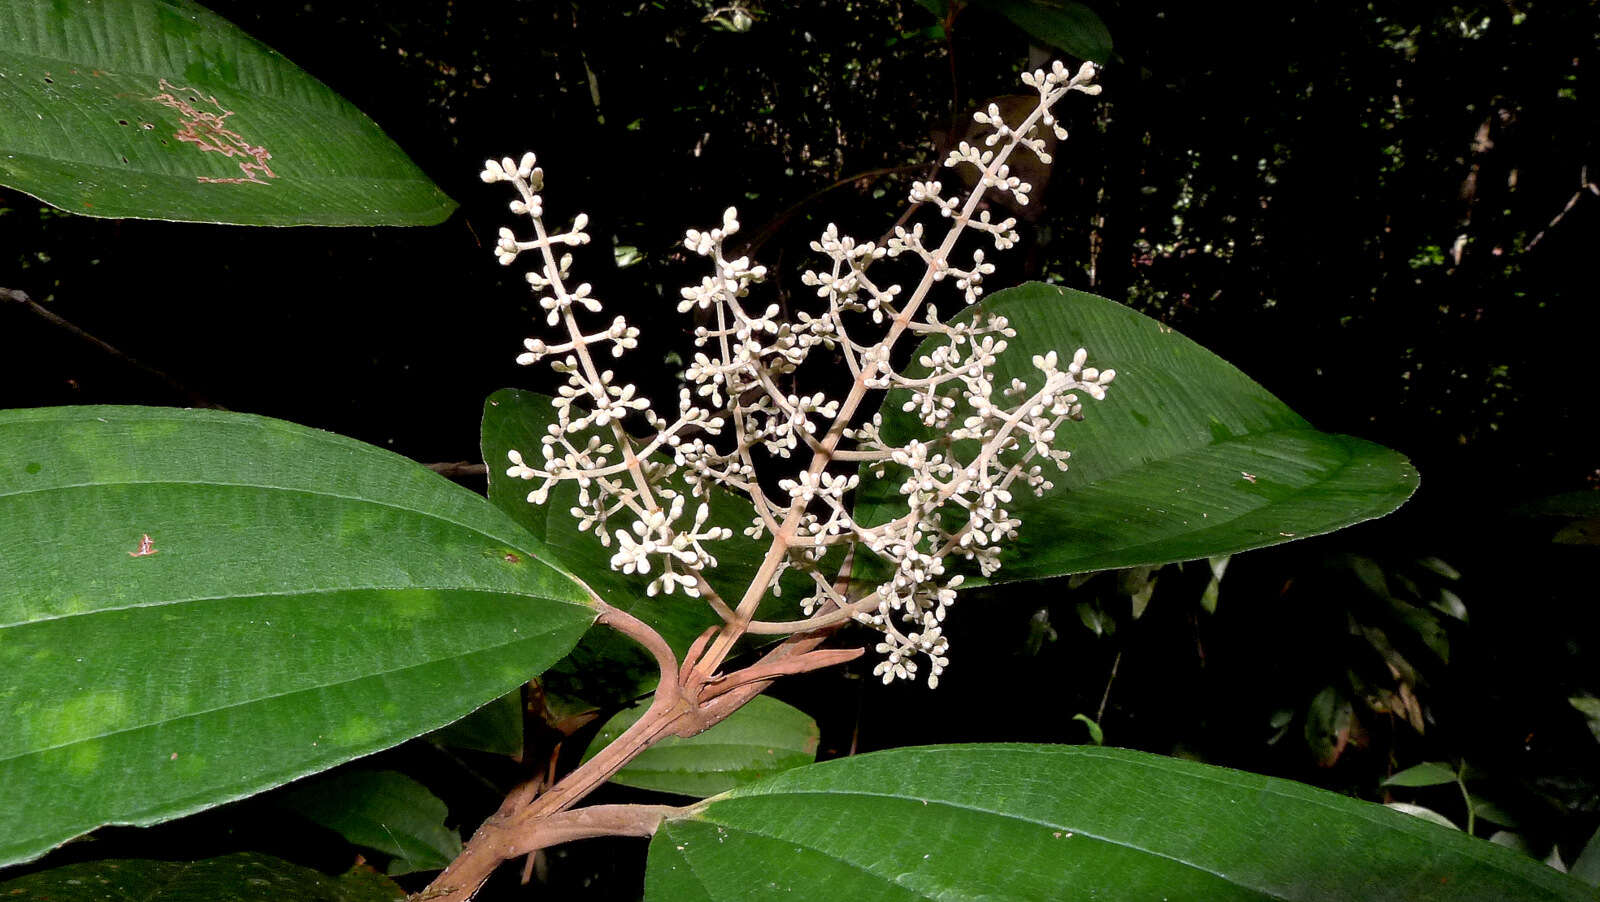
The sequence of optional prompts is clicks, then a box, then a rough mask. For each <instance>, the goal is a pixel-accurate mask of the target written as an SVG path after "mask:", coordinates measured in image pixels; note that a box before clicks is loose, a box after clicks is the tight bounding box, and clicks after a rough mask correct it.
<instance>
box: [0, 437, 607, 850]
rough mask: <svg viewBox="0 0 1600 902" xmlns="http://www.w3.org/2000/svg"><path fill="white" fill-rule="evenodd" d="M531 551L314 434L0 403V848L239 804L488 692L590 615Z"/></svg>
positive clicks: (42, 844)
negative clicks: (0, 723)
mask: <svg viewBox="0 0 1600 902" xmlns="http://www.w3.org/2000/svg"><path fill="white" fill-rule="evenodd" d="M145 535H149V536H150V537H151V545H152V547H153V551H154V553H152V554H149V555H146V556H136V555H135V552H137V551H138V550H139V548H140V543H141V539H142V537H143V536H145ZM541 555H543V556H545V557H548V550H547V549H544V548H543V547H542V546H541V545H540V543H538V542H537V541H536V540H534V539H532V538H531V537H528V536H527V535H525V534H523V533H522V531H521V530H519V529H518V528H517V527H516V525H515V524H513V523H511V522H510V521H509V520H508V519H506V518H505V517H504V516H503V515H501V514H500V513H499V512H498V511H496V510H494V509H493V508H492V507H491V506H490V505H488V504H487V503H486V502H485V501H484V500H483V499H482V498H479V497H478V496H475V495H473V494H472V493H471V492H468V491H466V490H465V489H461V488H460V487H458V486H455V485H453V484H451V483H449V482H448V481H447V480H444V479H441V478H439V477H437V476H436V475H434V474H432V473H429V472H428V471H426V470H425V469H423V468H422V467H420V466H418V465H416V464H414V463H411V462H409V461H406V460H405V459H403V458H400V457H398V456H397V455H394V454H392V453H390V452H387V451H383V450H381V449H377V448H373V447H371V446H368V445H363V444H362V443H360V442H356V441H353V440H350V439H345V438H341V437H339V436H334V435H332V434H329V433H323V432H319V431H317V430H313V429H306V428H303V427H299V426H294V425H292V424H288V423H283V422H279V421H274V420H268V419H265V418H262V417H251V416H245V415H239V414H226V413H218V412H213V411H179V410H165V409H146V408H57V409H47V410H21V411H5V412H0V710H4V711H6V712H7V717H8V724H9V729H8V730H6V731H3V732H0V861H3V862H9V861H18V860H25V859H27V858H31V857H34V856H37V855H38V854H40V853H42V852H44V851H46V850H48V849H49V848H50V847H51V846H53V845H56V844H58V843H60V842H62V841H64V840H66V839H69V838H71V837H73V836H76V835H78V834H80V833H83V832H85V831H87V830H91V829H94V828H95V827H98V826H101V825H103V824H112V823H119V824H138V825H144V824H151V823H156V822H159V821H162V820H167V819H170V818H173V817H177V816H180V815H183V814H187V813H191V812H194V811H198V810H201V809H204V808H207V807H211V806H213V805H216V804H220V803H222V802H226V801H231V800H233V799H238V798H243V797H245V796H248V795H251V794H253V793H255V792H259V791H261V790H263V789H266V788H269V787H271V786H275V785H279V784H282V783H285V782H288V781H290V780H293V779H296V778H298V777H301V776H305V775H307V774H310V773H315V772H317V771H320V770H324V769H327V768H329V767H332V766H334V765H336V764H340V763H342V762H344V761H348V760H351V759H353V758H356V757H360V756H363V755H366V754H370V753H372V752H375V751H378V750H380V749H383V748H387V747H389V746H392V745H395V744H397V743H399V742H401V741H404V740H406V739H409V738H411V737H413V736H416V735H419V734H421V733H424V732H427V731H428V730H431V729H435V728H438V727H440V726H443V725H444V724H446V723H448V722H450V721H452V720H455V719H457V718H459V717H461V716H462V715H464V714H466V713H468V712H470V711H471V710H473V709H474V708H477V707H478V706H480V705H482V704H484V703H485V702H487V701H489V700H490V699H492V698H494V697H496V696H498V695H501V694H504V693H505V692H507V691H509V690H510V689H512V688H513V687H515V686H517V685H518V684H520V683H522V682H524V681H526V680H527V679H529V678H531V677H533V676H535V675H537V674H538V673H539V672H540V671H542V670H543V669H544V668H545V667H547V666H549V664H551V663H553V662H554V661H555V660H556V659H558V658H559V657H561V656H562V655H563V654H565V653H566V652H567V650H569V649H570V648H571V647H572V646H573V645H574V644H575V643H576V642H577V640H578V638H579V637H580V636H581V635H582V634H583V632H584V631H585V630H586V629H587V628H588V626H589V625H590V624H591V623H592V622H593V619H594V616H595V614H594V611H593V609H592V608H591V607H589V606H588V603H587V595H586V594H585V593H584V592H583V590H582V589H581V587H579V586H578V585H577V584H576V583H574V582H573V581H572V580H571V579H570V578H569V577H567V576H566V575H565V574H564V572H563V571H561V570H560V569H558V568H557V567H556V566H555V565H553V564H551V563H549V562H548V561H547V560H541Z"/></svg>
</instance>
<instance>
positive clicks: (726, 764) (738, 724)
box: [583, 695, 818, 798]
mask: <svg viewBox="0 0 1600 902" xmlns="http://www.w3.org/2000/svg"><path fill="white" fill-rule="evenodd" d="M644 711H645V708H644V706H642V705H641V706H638V707H634V708H630V709H628V710H626V711H623V712H621V713H620V714H618V715H616V716H615V717H613V718H611V719H610V720H609V721H607V722H606V725H605V726H603V727H601V728H600V733H599V734H598V735H597V736H595V738H594V741H593V742H591V743H590V744H589V750H588V751H586V752H585V753H584V756H583V758H584V760H585V761H587V760H589V759H590V758H593V757H594V756H595V755H596V754H598V753H599V751H600V750H601V749H603V748H605V747H606V746H607V745H609V744H610V743H611V741H612V740H613V739H616V738H617V737H618V736H620V735H622V731H623V730H626V729H627V728H628V727H631V726H633V724H634V722H635V721H637V720H638V719H639V718H640V717H641V716H642V715H643V714H644ZM817 737H818V732H817V723H816V721H814V720H812V719H811V718H810V717H807V716H806V714H805V712H804V711H801V710H799V709H798V708H794V707H792V706H790V705H786V704H784V703H783V702H780V701H778V700H777V699H775V698H771V697H768V696H765V695H758V696H756V697H755V698H753V699H751V700H750V702H749V703H748V704H746V705H745V706H744V707H742V708H740V709H739V710H737V711H735V712H733V714H732V715H730V716H729V717H728V718H727V719H726V720H724V721H722V722H721V723H719V724H717V725H716V726H714V727H712V728H711V729H709V730H707V731H705V732H704V733H701V734H700V735H698V736H692V737H690V738H688V739H683V738H680V737H676V736H673V737H669V738H667V739H663V740H662V741H660V742H658V743H656V744H655V745H653V746H651V747H650V748H648V749H646V750H644V751H643V752H641V753H639V756H638V757H636V758H634V759H633V760H632V761H630V762H629V763H628V765H627V766H626V767H624V768H623V769H622V770H620V771H618V772H617V773H616V775H615V776H613V777H612V778H611V782H613V783H620V784H622V785H623V786H632V787H635V788H637V789H653V790H656V791H657V792H675V793H677V794H679V795H686V796H694V797H696V798H704V797H705V796H709V795H715V794H717V793H719V792H726V791H727V790H729V789H733V788H734V787H736V786H743V785H745V784H747V783H753V782H755V781H756V780H760V779H764V778H766V777H770V776H772V775H774V774H777V773H780V772H782V771H786V770H789V769H790V768H794V767H800V766H802V765H806V764H810V763H811V762H813V761H815V760H816V759H817Z"/></svg>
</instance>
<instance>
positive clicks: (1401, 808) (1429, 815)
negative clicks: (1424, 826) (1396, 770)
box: [1383, 802, 1461, 830]
mask: <svg viewBox="0 0 1600 902" xmlns="http://www.w3.org/2000/svg"><path fill="white" fill-rule="evenodd" d="M1383 807H1385V808H1392V809H1394V810H1395V811H1398V812H1401V813H1402V814H1406V815H1409V816H1410V817H1415V818H1420V819H1422V820H1425V821H1431V822H1432V823H1435V824H1438V825H1439V826H1441V827H1449V828H1450V829H1451V830H1460V829H1461V828H1460V827H1458V826H1456V822H1455V821H1452V820H1451V819H1449V818H1447V817H1445V816H1444V815H1442V814H1440V813H1439V812H1437V811H1434V810H1433V809H1432V808H1424V807H1422V806H1421V805H1413V804H1411V803H1410V802H1386V803H1384V806H1383Z"/></svg>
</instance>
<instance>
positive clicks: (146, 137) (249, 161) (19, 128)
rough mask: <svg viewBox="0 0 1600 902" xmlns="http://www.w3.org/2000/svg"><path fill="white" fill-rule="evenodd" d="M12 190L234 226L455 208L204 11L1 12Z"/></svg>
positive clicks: (378, 221) (304, 84) (76, 6)
mask: <svg viewBox="0 0 1600 902" xmlns="http://www.w3.org/2000/svg"><path fill="white" fill-rule="evenodd" d="M0 184H4V185H7V186H10V187H13V188H17V189H18V190H21V191H25V192H27V193H28V194H31V195H33V196H34V197H37V198H39V199H40V200H42V201H44V202H46V203H49V204H51V205H52V206H56V207H59V208H61V209H63V210H66V211H68V212H71V213H78V214H82V215H87V216H102V217H118V218H139V219H165V220H173V221H182V222H211V223H223V224H236V225H268V226H290V225H326V226H333V225H340V226H358V225H368V226H370V225H432V224H435V223H438V222H442V221H443V220H444V219H445V218H446V217H447V216H449V215H450V212H451V210H453V209H454V208H455V203H454V201H452V200H450V198H448V197H446V196H445V195H444V193H443V192H442V191H440V190H439V188H438V187H437V186H435V185H434V184H433V183H432V182H431V181H429V180H428V178H427V177H426V176H424V175H423V174H422V173H421V171H420V170H418V169H417V167H416V166H415V164H413V163H412V162H411V160H410V159H409V158H407V156H406V155H405V153H404V152H403V151H401V150H400V149H399V148H398V147H397V146H395V144H394V143H393V142H392V141H390V140H389V138H388V137H387V136H386V135H384V133H383V132H382V130H381V129H379V128H378V126H377V125H376V124H374V123H373V122H372V120H370V119H368V118H367V117H366V116H365V115H363V114H362V113H361V112H360V111H359V110H357V109H356V108H355V107H353V106H351V105H350V104H349V103H348V102H347V101H345V100H344V99H343V98H341V97H339V96H338V95H337V94H335V93H334V92H333V91H332V90H330V89H329V88H328V87H327V86H326V85H323V84H322V83H321V82H319V81H317V80H316V79H314V78H312V77H311V76H310V75H307V74H306V73H305V72H303V71H301V70H300V69H299V68H298V67H296V66H295V65H294V64H292V63H290V62H289V61H288V60H286V59H284V58H283V57H282V56H281V55H279V54H278V53H276V52H275V51H273V50H272V49H270V48H268V47H266V46H264V45H262V44H261V43H259V42H257V41H255V40H254V39H253V38H250V37H249V36H248V35H246V34H244V33H243V32H241V31H239V30H238V29H237V28H236V27H234V26H233V25H231V24H229V23H228V22H226V21H225V20H223V19H222V18H220V17H218V16H216V15H215V14H213V13H211V12H209V11H207V10H205V9H204V8H202V7H200V6H199V5H198V4H196V3H193V2H191V0H171V2H158V0H125V2H118V3H98V4H86V3H51V2H48V0H22V2H17V3H11V4H8V5H6V6H5V7H4V8H0Z"/></svg>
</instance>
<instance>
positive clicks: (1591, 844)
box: [1567, 830, 1600, 887]
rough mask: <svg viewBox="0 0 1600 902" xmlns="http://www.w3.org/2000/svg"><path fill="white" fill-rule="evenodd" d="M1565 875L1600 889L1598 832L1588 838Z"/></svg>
mask: <svg viewBox="0 0 1600 902" xmlns="http://www.w3.org/2000/svg"><path fill="white" fill-rule="evenodd" d="M1567 873H1569V874H1571V875H1572V876H1573V877H1576V878H1577V879H1579V880H1582V881H1583V882H1584V883H1587V884H1589V885H1590V886H1595V887H1600V830H1596V831H1594V835H1593V836H1591V837H1589V841H1588V842H1587V843H1585V844H1584V846H1583V851H1582V852H1579V853H1578V857H1577V859H1575V860H1574V861H1573V862H1572V869H1571V870H1570V871H1568V872H1567Z"/></svg>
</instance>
